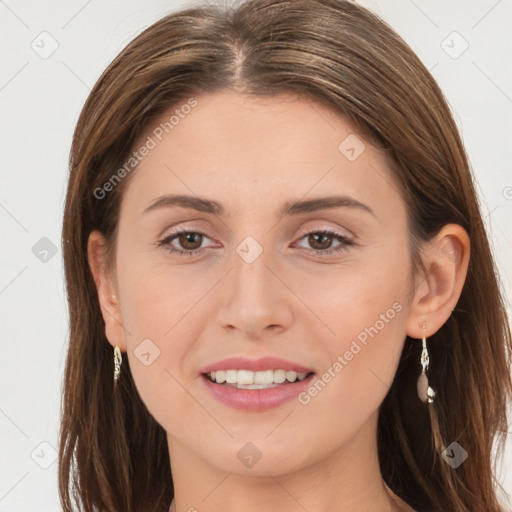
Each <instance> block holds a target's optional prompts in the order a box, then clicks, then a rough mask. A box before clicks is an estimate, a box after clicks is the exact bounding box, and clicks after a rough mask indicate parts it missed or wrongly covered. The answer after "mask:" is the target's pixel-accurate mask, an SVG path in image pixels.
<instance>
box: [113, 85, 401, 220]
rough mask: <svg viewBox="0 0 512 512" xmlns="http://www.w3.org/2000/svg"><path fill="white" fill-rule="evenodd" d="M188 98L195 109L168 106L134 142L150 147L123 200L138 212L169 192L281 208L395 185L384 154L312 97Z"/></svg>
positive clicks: (229, 95)
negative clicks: (316, 197)
mask: <svg viewBox="0 0 512 512" xmlns="http://www.w3.org/2000/svg"><path fill="white" fill-rule="evenodd" d="M193 99H194V103H195V104H194V103H192V102H190V101H188V102H186V101H184V102H183V105H181V106H180V105H176V106H173V107H172V108H171V109H169V110H168V111H167V112H166V113H165V114H164V115H162V116H161V117H160V118H159V119H158V120H157V121H155V122H154V123H153V124H152V125H150V126H149V127H148V129H147V130H146V131H145V133H144V135H143V136H142V137H141V138H140V140H139V144H138V145H136V148H137V147H138V146H141V147H142V146H143V145H144V144H146V145H147V146H151V149H150V150H149V151H146V152H145V153H146V155H145V156H144V157H143V158H142V159H141V164H140V166H139V167H138V168H137V170H136V172H135V175H134V176H133V179H132V181H131V182H130V185H129V187H128V189H127V190H126V191H125V196H126V197H125V198H124V199H123V203H124V202H129V203H130V205H132V206H133V205H134V204H137V205H138V206H137V208H138V210H141V211H142V210H144V209H145V208H147V206H148V205H149V202H150V201H152V200H154V199H155V198H157V197H158V196H161V195H162V194H164V193H171V192H172V193H186V194H189V195H190V194H196V195H198V196H207V197H213V196H215V195H217V196H221V197H223V198H225V199H226V198H227V200H228V203H235V202H236V203H240V200H241V199H242V198H243V199H244V201H245V200H246V199H247V200H253V201H256V202H258V201H271V200H274V199H275V200H278V199H279V203H282V200H281V199H282V198H283V197H284V196H289V198H290V199H292V198H296V197H302V196H305V195H307V194H312V195H315V193H318V194H323V195H325V193H327V192H328V193H344V194H351V195H352V196H354V198H355V199H363V197H364V196H371V195H372V193H373V195H375V194H377V195H378V194H379V193H382V191H383V190H384V189H385V188H386V187H387V188H389V186H390V185H394V184H393V183H392V182H393V177H392V175H391V173H390V171H389V169H388V164H387V161H386V160H385V158H384V155H383V154H382V152H380V151H378V150H377V149H376V148H374V147H373V146H372V145H371V144H369V143H368V142H367V141H365V140H364V139H363V137H362V136H361V135H360V134H358V133H356V131H355V130H354V128H353V127H352V126H351V124H350V123H348V122H347V120H346V119H344V118H343V117H342V116H340V115H338V114H336V113H335V112H334V111H332V110H330V109H328V108H327V107H325V106H323V105H320V104H319V103H317V102H314V101H312V100H310V99H305V98H303V97H299V96H297V95H292V94H281V95H277V96H274V97H270V98H257V97H250V96H246V95H241V94H238V93H235V92H232V91H228V92H221V93H216V94H205V95H199V96H195V97H194V98H193ZM192 104H194V106H193V107H190V108H189V107H187V108H184V106H185V105H192ZM394 188H395V191H396V190H397V186H396V185H394ZM223 202H225V201H224V200H223ZM260 204H261V205H263V204H264V203H263V202H261V203H260ZM276 209H277V207H275V208H273V210H276Z"/></svg>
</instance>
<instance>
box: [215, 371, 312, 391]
mask: <svg viewBox="0 0 512 512" xmlns="http://www.w3.org/2000/svg"><path fill="white" fill-rule="evenodd" d="M306 375H307V373H297V372H294V371H286V370H281V369H278V370H265V371H262V372H252V371H250V370H217V371H213V372H211V373H209V374H208V377H209V378H210V380H211V381H213V382H216V383H217V384H224V383H225V384H234V385H235V386H237V387H239V386H240V387H246V386H247V387H248V389H261V388H264V387H272V386H271V385H272V384H274V385H275V384H283V383H284V382H285V381H288V382H295V381H297V380H299V381H300V380H304V379H305V378H306ZM249 386H251V387H249Z"/></svg>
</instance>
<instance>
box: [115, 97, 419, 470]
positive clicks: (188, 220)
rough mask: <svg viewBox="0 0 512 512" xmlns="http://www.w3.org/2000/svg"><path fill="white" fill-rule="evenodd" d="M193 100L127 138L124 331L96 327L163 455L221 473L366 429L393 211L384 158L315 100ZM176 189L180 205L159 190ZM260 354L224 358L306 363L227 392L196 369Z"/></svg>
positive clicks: (386, 338)
mask: <svg viewBox="0 0 512 512" xmlns="http://www.w3.org/2000/svg"><path fill="white" fill-rule="evenodd" d="M195 99H196V101H197V104H196V105H195V106H194V108H191V109H182V110H181V111H180V112H181V113H182V116H180V117H179V122H177V123H176V122H175V123H174V124H173V128H172V130H169V129H168V131H169V133H168V134H166V133H165V131H164V132H163V136H162V133H161V132H162V130H161V129H160V131H158V126H160V123H161V122H165V121H168V120H169V117H170V115H171V114H172V112H171V113H170V114H167V115H166V116H164V117H162V119H160V120H159V121H158V122H157V123H155V125H154V126H152V127H151V128H150V129H149V130H148V132H147V133H146V134H145V135H144V137H142V138H141V141H142V144H143V143H147V145H148V146H151V149H150V150H149V151H148V154H147V155H146V156H144V158H143V161H142V164H141V166H140V167H139V168H138V169H137V170H136V171H135V174H134V175H133V176H132V177H131V178H132V179H131V181H130V183H129V186H128V187H127V188H126V190H125V193H124V197H123V201H122V205H121V214H120V221H119V231H118V239H117V252H116V275H115V282H116V292H117V297H118V301H119V307H120V314H121V318H122V327H120V326H119V325H118V324H116V325H117V330H116V327H112V328H111V330H110V332H109V340H110V342H111V343H113V344H118V345H120V346H121V348H122V350H123V351H126V352H127V357H128V359H129V364H130V368H131V370H132V373H133V377H134V379H135V383H136V385H137V388H138V390H139V393H140V396H141V398H142V400H143V401H144V403H145V404H146V406H147V408H148V410H149V412H150V413H151V414H152V415H153V416H154V417H155V419H156V420H157V421H158V422H159V423H160V424H161V425H162V426H163V427H164V429H165V430H166V431H167V434H168V439H169V444H170V447H171V450H172V449H173V447H175V448H176V449H178V448H179V449H181V450H184V451H186V452H187V453H189V454H190V456H195V457H197V458H201V459H202V460H203V461H205V462H206V463H208V464H210V465H212V466H214V467H216V468H219V469H221V470H222V471H233V472H235V473H240V474H249V473H250V474H253V475H255V474H265V472H266V471H271V472H272V474H274V475H275V474H283V473H286V472H290V471H294V470H298V469H300V468H304V467H306V466H308V465H312V464H315V463H320V462H321V461H323V460H326V459H327V458H328V457H330V456H331V454H333V453H340V451H341V450H344V449H349V448H348V447H349V446H353V444H352V445H351V442H353V441H355V440H356V439H357V438H358V436H361V435H363V433H364V435H368V432H370V431H372V428H373V427H375V425H376V423H375V422H376V418H377V413H378V408H379V406H380V404H381V402H382V401H383V399H384V397H385V395H386V393H387V391H388V389H389V386H390V385H391V383H392V381H393V378H394V375H395V372H396V368H397V365H398V361H399V357H400V353H401V350H402V346H403V343H404V339H405V334H406V332H405V331H406V319H407V314H408V304H409V303H410V293H411V288H412V286H413V285H412V276H411V256H410V252H409V244H408V240H409V239H408V230H407V212H406V208H405V204H404V201H403V199H402V197H401V196H400V194H399V193H398V186H397V185H396V184H395V181H394V179H393V176H392V174H391V172H390V169H389V168H388V166H387V163H386V161H385V159H384V157H383V155H382V153H381V152H379V151H378V150H377V149H375V148H374V147H372V146H371V145H370V144H369V143H368V142H367V141H365V140H364V139H363V137H361V136H360V135H357V134H356V132H355V131H354V129H353V128H352V127H351V125H350V124H348V123H347V122H346V121H344V120H343V119H342V118H340V117H339V116H336V115H335V114H334V113H332V112H331V111H329V110H327V109H326V108H325V107H322V106H321V105H319V104H316V103H314V102H310V101H306V100H304V99H301V98H300V97H296V96H291V95H282V96H275V97H273V98H271V99H254V98H252V99H250V98H248V97H246V96H242V95H239V94H237V93H234V92H231V91H230V92H223V93H218V94H210V95H204V96H197V97H196V98H195ZM174 110H175V109H173V111H174ZM185 111H187V112H188V113H187V114H186V115H184V114H183V112H185ZM174 121H175V120H174ZM155 130H156V131H155ZM156 134H159V136H157V135H156ZM148 136H149V137H150V138H151V140H152V141H153V142H154V144H153V143H151V142H149V143H148V141H149V139H148ZM160 139H161V140H160ZM153 146H154V147H153ZM175 195H180V196H187V197H188V198H190V201H189V203H188V204H186V203H184V202H182V203H175V202H174V203H173V201H171V200H169V198H167V200H165V199H162V198H163V197H164V196H175ZM322 198H324V199H325V198H331V199H332V201H330V202H325V203H320V202H319V201H318V200H319V199H322ZM199 199H201V200H202V202H201V203H200V204H199V203H198V202H199ZM192 201H195V202H196V205H197V204H198V208H199V209H194V208H192V207H191V206H192V205H193V204H192ZM205 201H208V202H210V201H211V202H215V203H214V204H215V205H216V207H215V208H214V207H212V205H211V204H210V203H207V202H205ZM315 201H316V202H315ZM179 231H180V232H183V233H181V234H179V233H178V232H179ZM177 233H178V234H177ZM267 356H269V357H275V358H280V359H281V360H284V361H281V362H272V361H267V362H265V361H263V363H262V366H261V367H250V366H249V367H248V368H246V366H248V363H247V364H246V363H242V362H240V361H238V362H236V361H235V362H230V363H227V365H226V366H224V367H223V368H224V369H225V370H226V369H232V370H243V369H250V368H252V369H259V370H278V369H285V370H286V369H288V371H289V372H292V370H291V368H293V366H294V365H299V366H300V367H301V368H299V369H302V370H304V371H302V372H300V371H299V372H298V373H299V374H300V373H302V374H304V373H306V374H307V376H306V377H304V375H299V378H301V379H302V378H303V377H304V379H303V380H297V381H296V382H295V383H291V382H288V383H282V384H280V385H279V386H274V387H272V388H269V389H266V390H258V389H252V390H248V389H238V390H237V388H235V387H233V386H226V384H221V383H218V384H217V383H215V384H214V383H213V382H208V381H207V377H205V375H203V374H202V372H203V370H205V369H207V367H211V368H213V369H215V368H220V367H221V365H220V364H219V362H222V361H223V360H225V359H228V358H233V357H234V358H247V359H249V360H250V361H255V360H259V359H261V358H264V357H267ZM311 373H313V374H312V375H311ZM231 374H232V372H231V373H230V372H227V373H226V374H225V375H224V376H222V373H221V374H216V375H217V376H219V375H220V377H219V379H220V380H222V379H223V378H224V377H229V375H231ZM235 375H236V376H237V377H240V378H243V377H244V376H245V377H248V376H249V378H254V374H247V373H244V374H243V375H242V374H235ZM256 375H258V374H256ZM265 375H266V376H268V375H269V374H268V371H266V372H265ZM272 375H273V376H275V377H276V380H279V378H280V377H279V375H283V373H282V372H274V373H272V372H271V376H272ZM284 375H285V376H288V377H289V378H290V379H291V380H293V377H294V375H293V372H292V373H288V374H286V373H285V374H284ZM229 378H231V377H229ZM258 378H260V377H258ZM261 378H263V377H261ZM216 379H217V377H215V380H216ZM288 386H289V387H288ZM369 426H372V428H369ZM373 432H374V430H373ZM247 443H252V444H250V445H249V444H247ZM241 449H242V451H241V452H240V450H241ZM244 450H245V451H244ZM258 453H259V454H260V455H261V460H259V461H258V463H257V464H255V465H254V467H250V465H249V464H245V463H243V460H242V459H243V456H244V454H245V455H246V454H249V455H255V456H256V457H258V456H259V455H258Z"/></svg>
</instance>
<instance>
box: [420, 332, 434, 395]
mask: <svg viewBox="0 0 512 512" xmlns="http://www.w3.org/2000/svg"><path fill="white" fill-rule="evenodd" d="M422 341H423V350H422V351H421V359H420V362H421V367H422V368H421V374H420V376H419V378H418V386H417V387H418V396H419V398H420V400H421V401H422V402H425V403H429V404H431V403H432V402H433V401H434V397H435V396H436V393H435V391H434V390H433V389H432V388H431V387H430V386H429V385H428V378H427V374H426V373H425V372H426V371H427V369H428V365H429V364H430V358H429V356H428V350H427V340H426V339H425V335H423V340H422Z"/></svg>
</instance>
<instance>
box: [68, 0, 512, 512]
mask: <svg viewBox="0 0 512 512" xmlns="http://www.w3.org/2000/svg"><path fill="white" fill-rule="evenodd" d="M227 88H229V89H235V90H238V91H241V92H243V93H244V94H252V95H255V96H261V97H265V96H266V97H271V96H273V95H276V94H278V93H281V92H291V93H294V94H300V95H301V96H303V97H305V98H308V99H311V100H314V101H317V102H321V103H323V104H324V105H327V106H328V107H329V108H330V109H331V110H332V111H333V112H335V113H337V114H339V115H340V116H344V118H345V119H348V120H349V121H350V122H351V123H353V126H354V127H356V129H358V130H359V131H360V133H362V134H364V135H365V137H366V138H367V140H368V141H370V142H372V143H373V144H375V145H376V146H378V147H379V148H381V149H383V150H385V151H386V152H387V154H388V158H389V162H390V165H392V167H393V170H394V173H395V175H396V177H397V179H398V180H399V182H400V183H401V185H402V195H403V197H404V200H405V201H406V203H407V206H408V215H409V224H410V234H411V240H416V241H422V240H428V239H429V238H431V237H432V236H433V235H435V234H436V233H437V232H438V230H439V229H440V228H441V227H442V226H443V225H445V224H447V223H456V224H460V225H461V226H462V227H464V229H465V230H466V231H467V233H468V234H469V237H470V240H471V258H470V263H469V269H468V274H467V279H466V282H465V284H464V288H463V290H462V294H461V296H460V299H459V301H458V304H457V307H456V308H455V310H454V311H453V313H452V315H451V317H450V319H449V320H448V321H447V322H446V323H445V324H444V325H443V326H442V328H441V329H439V331H438V332H437V333H436V334H435V335H433V336H432V337H431V338H430V343H429V350H430V360H431V365H430V370H429V379H430V380H431V383H432V387H434V389H436V390H440V391H441V393H439V398H438V399H436V401H435V402H434V403H433V404H424V403H422V402H421V401H419V400H418V398H417V395H416V379H417V377H418V375H419V370H420V367H419V350H420V345H419V344H418V341H417V340H414V341H413V340H411V339H409V338H407V339H406V340H405V344H404V349H403V353H402V358H401V361H400V364H399V368H398V371H397V374H396V377H395V379H394V382H393V384H392V387H391V389H390V390H389V393H388V394H387V396H386V398H385V400H384V402H383V403H382V405H381V408H380V416H379V425H378V446H379V459H380V464H381V470H382V474H383V478H384V480H385V481H386V483H387V484H388V485H389V487H390V488H391V489H392V490H393V491H394V492H395V493H396V494H398V495H399V496H400V497H401V498H402V499H404V500H405V501H406V502H408V503H409V504H410V505H411V506H412V507H414V508H415V509H416V510H418V511H419V512H427V511H428V512H430V511H434V510H435V511H442V512H482V511H484V510H485V511H486V512H501V511H502V508H500V505H499V502H498V498H497V487H498V486H499V484H498V482H497V480H496V478H495V468H496V466H495V465H496V460H495V458H494V455H493V447H494V448H502V447H503V445H504V440H505V434H506V432H507V416H506V404H507V399H508V397H510V396H511V394H512V383H511V377H510V359H509V358H510V354H511V353H512V345H511V338H510V329H509V325H508V320H507V316H506V311H505V308H504V302H503V299H502V296H501V294H500V288H499V283H498V278H497V271H496V268H495V264H494V262H493V257H492V254H491V250H490V247H489V242H488V238H487V235H486V232H485V228H484V223H483V221H482V216H481V213H480V211H479V207H478V202H477V197H476V194H475V187H474V183H473V178H472V174H471V171H470V168H469V164H468V160H467V156H466V154H465V151H464V147H463V144H462V141H461V138H460V136H459V133H458V131H457V128H456V125H455V123H454V121H453V118H452V115H451V113H450V110H449V108H448V106H447V103H446V101H445V99H444V97H443V94H442V92H441V90H440V89H439V87H438V85H437V83H436V82H435V80H434V79H433V77H432V76H431V75H430V73H429V72H428V70H427V69H426V68H425V66H424V65H423V64H422V63H421V61H420V60H419V59H418V57H417V56H416V55H415V54H414V53H413V51H412V50H411V49H410V48H409V47H408V45H407V44H406V43H405V42H404V41H403V40H402V39H401V38H400V37H399V36H398V35H397V34H396V33H395V32H394V30H393V29H392V28H390V27H389V26H388V25H387V24H386V23H385V22H384V21H382V20H381V19H379V18H378V17H377V16H376V15H374V14H373V13H371V12H370V11H368V10H366V9H364V8H362V7H360V6H358V5H357V4H355V3H353V2H351V1H348V0H347V1H346V0H249V1H247V2H242V3H238V5H233V6H231V7H227V6H212V5H205V6H195V7H189V8H187V9H185V10H182V11H180V12H177V13H172V14H169V15H168V16H166V17H164V18H163V19H161V20H160V21H158V22H157V23H155V24H153V25H152V26H150V27H149V28H148V29H146V30H145V31H144V32H142V33H141V34H140V35H139V36H138V37H136V38H135V39H134V40H133V41H132V42H131V43H130V44H129V45H128V46H127V47H126V48H125V49H124V50H123V51H122V52H121V53H120V54H119V55H118V56H117V57H116V58H115V60H114V61H113V62H112V63H111V64H110V66H109V67H108V68H107V69H106V71H105V72H104V73H103V74H102V76H101V77H100V78H99V80H98V82H97V83H96V85H95V87H94V88H93V90H92V91H91V94H90V95H89V97H88V99H87V102H86V104H85V106H84V108H83V110H82V113H81V115H80V118H79V121H78V124H77V127H76V130H75V133H74V138H73V144H72V148H71V155H70V174H69V185H68V190H67V197H66V204H65V212H64V222H63V233H62V244H63V253H64V264H65V277H66V282H67V293H68V303H69V320H70V339H69V350H68V355H67V362H66V368H65V376H64V394H63V403H62V421H61V432H60V449H59V492H60V498H61V502H62V505H63V508H64V511H65V512H68V511H71V510H73V506H74V505H73V503H76V504H77V505H78V506H79V507H80V510H83V511H86V512H92V511H102V512H121V511H123V512H131V511H164V512H165V511H167V510H168V507H169V504H170V502H171V499H172V497H173V493H174V491H173V484H172V477H171V471H170V461H169V454H168V448H167V439H166V434H165V431H164V430H163V428H162V427H161V426H160V425H159V424H158V423H157V422H156V420H155V419H154V418H153V417H152V416H151V415H150V413H149V412H148V410H147V409H146V407H145V405H144V404H143V402H142V401H141V398H140V396H139V394H138V391H137V388H136V386H135V384H134V381H133V378H132V375H131V372H130V368H129V363H128V360H127V359H126V358H125V362H124V363H123V371H122V372H121V377H120V380H119V389H118V395H117V396H115V395H114V391H113V385H112V375H113V350H112V346H111V345H110V344H109V343H108V341H107V339H106V337H105V329H104V322H103V318H102V314H101V310H100V307H99V302H98V297H97V292H96V288H95V284H94V281H93V278H92V274H91V271H90V268H89V265H88V259H87V240H88V236H89V234H90V232H91V231H92V230H94V229H98V230H99V231H100V232H101V233H102V234H103V235H104V236H105V238H106V240H107V244H108V245H107V247H108V251H109V252H108V254H109V257H108V262H109V263H110V265H113V264H114V258H113V255H114V248H115V241H116V227H117V223H118V219H119V207H120V201H121V198H122V194H123V190H124V188H125V187H126V185H127V183H129V181H130V179H131V176H133V173H131V174H129V175H127V176H126V177H124V179H123V180H121V181H120V182H119V183H118V184H117V183H116V186H114V187H113V189H112V190H111V191H109V193H108V194H105V197H101V198H99V197H98V193H96V194H95V193H94V192H95V190H97V189H98V188H99V187H100V188H101V187H102V186H103V185H104V184H105V183H106V182H107V181H108V180H109V179H110V178H111V177H112V174H113V172H115V171H116V170H117V169H119V168H121V167H122V166H123V164H124V163H125V162H126V160H127V158H129V155H130V154H131V152H132V151H133V147H134V144H135V143H136V141H137V140H138V139H139V138H140V137H141V136H142V135H143V134H144V130H145V129H146V128H147V126H148V123H150V122H152V121H154V120H155V119H157V118H158V116H159V115H161V114H162V113H163V112H164V111H167V110H168V109H169V108H171V107H172V106H173V105H178V104H180V102H185V101H186V99H187V98H191V97H193V96H194V95H196V94H197V95H199V94H201V93H209V92H212V93H213V92H217V91H221V90H223V89H227ZM411 257H412V259H413V261H415V262H417V261H418V253H417V250H416V244H412V246H411ZM454 441H456V442H457V443H459V445H460V446H461V447H463V448H464V449H465V450H466V451H467V452H468V453H469V457H468V459H467V460H466V461H465V462H464V463H463V464H462V465H460V466H459V467H458V468H457V469H453V468H452V467H451V466H450V465H449V464H447V463H446V462H445V460H443V458H442V452H443V450H444V448H446V447H447V446H449V445H450V444H451V443H452V442H454ZM494 443H497V444H494ZM498 453H499V450H498Z"/></svg>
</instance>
